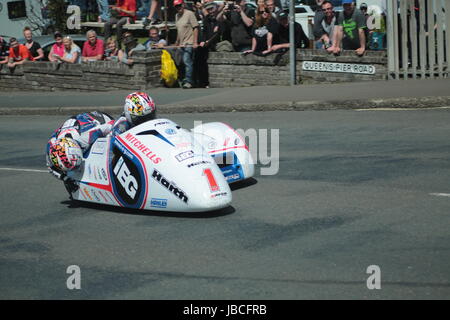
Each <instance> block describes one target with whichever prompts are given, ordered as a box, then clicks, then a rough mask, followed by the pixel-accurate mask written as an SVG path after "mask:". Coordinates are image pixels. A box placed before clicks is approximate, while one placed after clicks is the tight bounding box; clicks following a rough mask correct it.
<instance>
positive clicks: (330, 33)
mask: <svg viewBox="0 0 450 320" xmlns="http://www.w3.org/2000/svg"><path fill="white" fill-rule="evenodd" d="M322 12H323V13H324V14H323V18H322V20H320V21H317V23H318V24H317V25H314V29H315V30H316V31H317V34H319V31H318V30H319V29H320V33H321V34H322V36H321V37H320V38H318V39H316V45H315V47H316V49H328V48H329V47H331V46H332V45H333V39H334V28H335V26H336V24H337V18H338V17H339V12H334V7H333V4H332V3H331V1H324V2H323V3H322ZM314 34H316V32H314Z"/></svg>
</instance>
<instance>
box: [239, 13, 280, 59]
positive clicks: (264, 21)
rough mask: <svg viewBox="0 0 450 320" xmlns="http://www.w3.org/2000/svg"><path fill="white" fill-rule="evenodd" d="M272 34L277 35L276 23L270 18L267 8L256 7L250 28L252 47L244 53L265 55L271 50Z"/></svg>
mask: <svg viewBox="0 0 450 320" xmlns="http://www.w3.org/2000/svg"><path fill="white" fill-rule="evenodd" d="M274 34H277V35H278V23H277V22H276V21H275V19H273V18H272V14H271V13H270V11H269V9H268V8H264V9H263V10H261V9H259V8H258V11H257V12H256V17H255V23H254V25H253V30H252V36H253V37H252V48H251V49H250V50H246V51H244V53H245V54H248V53H253V54H255V55H265V54H268V53H270V52H271V50H272V44H273V39H274Z"/></svg>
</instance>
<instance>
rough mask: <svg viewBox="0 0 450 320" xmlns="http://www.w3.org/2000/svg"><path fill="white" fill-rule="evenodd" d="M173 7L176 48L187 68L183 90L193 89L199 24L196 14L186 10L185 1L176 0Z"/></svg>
mask: <svg viewBox="0 0 450 320" xmlns="http://www.w3.org/2000/svg"><path fill="white" fill-rule="evenodd" d="M173 5H174V7H175V9H176V10H177V14H176V18H175V19H176V27H177V40H176V42H175V45H176V46H179V47H180V48H179V50H180V51H181V54H182V57H183V64H184V66H185V76H184V79H183V88H185V89H190V88H192V87H193V81H194V80H193V72H194V49H196V48H197V46H198V33H199V32H198V29H199V24H198V21H197V19H196V18H195V14H194V13H193V12H192V11H190V10H187V9H185V7H184V1H183V0H174V1H173Z"/></svg>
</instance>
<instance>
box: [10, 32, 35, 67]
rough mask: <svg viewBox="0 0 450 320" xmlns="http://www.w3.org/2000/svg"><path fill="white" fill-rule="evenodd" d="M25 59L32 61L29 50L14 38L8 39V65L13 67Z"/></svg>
mask: <svg viewBox="0 0 450 320" xmlns="http://www.w3.org/2000/svg"><path fill="white" fill-rule="evenodd" d="M25 61H33V56H32V55H31V53H30V51H28V49H27V47H25V46H24V45H23V44H20V43H19V42H18V41H17V39H16V38H11V39H9V57H8V67H9V68H11V69H13V68H14V67H15V66H17V65H19V64H23V63H24V62H25Z"/></svg>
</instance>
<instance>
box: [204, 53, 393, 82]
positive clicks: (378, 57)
mask: <svg viewBox="0 0 450 320" xmlns="http://www.w3.org/2000/svg"><path fill="white" fill-rule="evenodd" d="M276 56H277V55H276V54H271V55H268V56H266V57H259V56H255V55H251V54H250V55H242V54H240V53H236V52H211V53H210V54H209V59H208V65H209V78H210V84H211V87H234V86H236V87H241V86H254V85H289V81H290V71H289V70H290V66H289V52H287V53H285V54H284V55H282V56H281V59H279V60H278V61H276ZM296 60H297V63H296V70H297V81H298V83H332V82H349V81H366V80H368V81H371V80H384V79H387V71H386V65H387V57H386V52H384V51H367V52H366V54H365V55H364V56H362V57H358V56H357V55H356V54H355V53H354V52H353V51H344V52H342V53H341V54H340V55H339V56H335V55H330V54H328V53H326V52H325V51H324V50H309V49H308V50H298V51H297V57H296ZM304 61H311V62H331V63H333V66H336V65H337V64H338V65H339V67H340V66H342V69H343V70H345V71H346V72H329V71H327V72H322V71H306V70H304V69H303V62H304ZM354 65H359V66H368V68H369V66H370V68H373V70H375V74H370V75H369V74H356V73H351V72H350V71H352V70H353V69H352V66H354ZM318 66H319V67H320V66H321V65H318ZM316 67H317V64H316ZM319 67H317V68H319ZM362 68H363V67H362ZM363 69H364V68H363ZM371 70H372V69H371Z"/></svg>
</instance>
